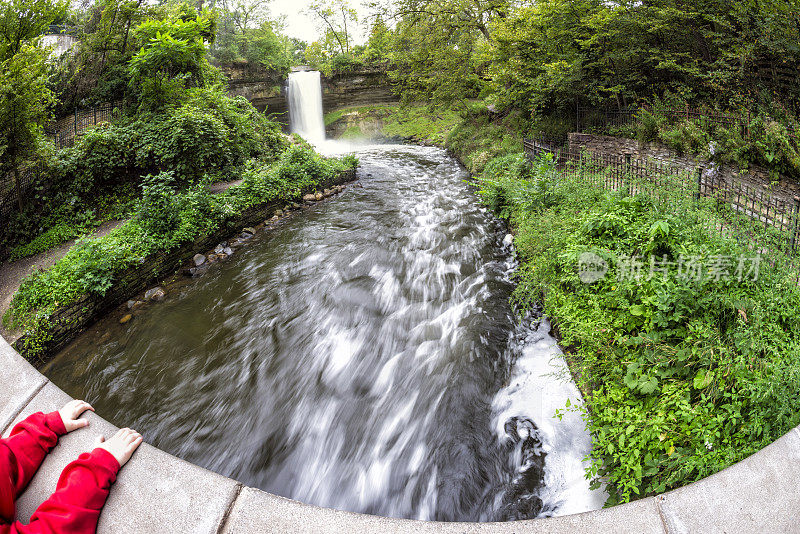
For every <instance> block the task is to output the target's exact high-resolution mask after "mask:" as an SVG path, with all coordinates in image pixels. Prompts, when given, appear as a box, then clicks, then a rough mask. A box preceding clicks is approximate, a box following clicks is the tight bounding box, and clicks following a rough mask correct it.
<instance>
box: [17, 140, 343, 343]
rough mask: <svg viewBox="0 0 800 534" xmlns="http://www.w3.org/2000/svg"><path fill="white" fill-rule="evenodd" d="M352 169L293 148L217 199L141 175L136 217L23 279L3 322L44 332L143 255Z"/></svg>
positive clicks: (171, 177) (168, 174)
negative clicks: (51, 320) (56, 316)
mask: <svg viewBox="0 0 800 534" xmlns="http://www.w3.org/2000/svg"><path fill="white" fill-rule="evenodd" d="M357 164H358V162H357V160H355V159H354V158H352V157H348V158H343V159H342V160H336V159H324V158H322V157H321V156H319V155H318V154H316V153H315V152H314V151H313V149H311V148H310V147H308V146H307V145H303V144H301V145H293V146H291V147H289V148H288V149H286V150H285V151H284V152H283V154H282V155H281V156H280V157H279V158H278V159H277V161H275V162H274V163H272V164H264V163H263V162H260V161H258V160H250V161H249V163H248V165H247V166H246V169H245V170H244V173H243V175H242V176H243V181H242V183H241V184H239V185H236V186H233V187H231V188H229V189H228V190H226V191H225V192H224V193H222V194H218V195H214V194H212V193H210V192H209V191H208V189H207V188H206V187H205V186H204V185H203V184H195V185H193V186H191V187H189V188H188V189H180V188H179V187H178V184H177V180H176V173H174V172H172V171H162V172H160V173H158V174H155V175H148V176H147V177H145V179H144V180H143V181H142V195H141V199H140V200H139V202H138V207H137V209H136V216H134V217H133V218H132V219H131V220H129V221H127V222H126V223H125V224H123V225H122V226H120V227H119V228H116V229H114V230H112V231H111V232H110V233H109V234H108V235H106V236H104V237H101V238H96V239H84V240H80V241H78V243H77V245H75V246H74V247H73V248H71V249H70V251H69V252H68V253H67V255H66V256H65V257H64V258H62V259H61V260H59V261H58V262H57V263H56V264H55V265H54V266H53V267H52V268H50V269H48V270H46V271H38V272H35V273H33V274H32V275H30V276H29V277H28V278H26V279H25V280H24V281H23V283H22V285H21V287H20V289H19V291H17V292H16V293H15V294H14V298H13V301H12V304H11V310H10V312H9V314H8V315H7V316H6V317H5V318H4V319H5V320H6V321H7V322H10V323H12V324H15V325H17V326H21V327H23V328H27V329H29V330H34V331H37V332H36V334H37V337H41V336H42V335H46V331H47V324H46V322H44V321H43V318H46V317H47V316H49V314H51V313H52V312H53V311H54V310H55V309H56V308H57V307H58V306H64V305H66V304H69V303H71V302H73V301H75V300H76V299H78V298H80V297H81V296H83V295H85V294H100V295H102V294H104V293H105V292H106V291H107V290H108V289H109V288H110V287H111V286H112V284H113V283H114V280H115V277H116V276H117V275H118V274H119V273H120V272H121V271H123V270H124V269H125V268H127V267H129V266H131V265H133V264H135V263H136V262H139V261H141V260H142V259H143V258H146V257H147V256H149V255H151V254H154V253H162V252H168V251H170V250H172V249H174V248H175V247H177V246H179V245H181V244H183V243H187V242H190V241H193V240H197V239H199V238H202V237H205V236H207V235H210V234H211V233H212V232H214V231H215V230H217V229H218V228H220V227H221V226H222V225H224V224H226V221H229V220H232V219H234V218H235V217H236V216H237V215H238V214H240V213H242V211H244V210H246V209H247V208H249V207H252V206H256V205H259V204H263V203H265V202H270V201H274V200H286V201H291V200H293V199H297V198H299V196H300V195H301V193H302V192H303V191H306V190H313V188H314V187H315V186H316V185H317V184H319V183H321V182H325V181H329V180H331V179H333V178H334V177H335V176H336V174H337V173H339V172H341V171H344V170H347V169H351V168H354V167H355V166H356V165H357Z"/></svg>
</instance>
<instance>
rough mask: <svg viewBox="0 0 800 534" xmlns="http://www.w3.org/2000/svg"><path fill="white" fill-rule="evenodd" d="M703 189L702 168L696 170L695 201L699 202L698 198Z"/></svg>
mask: <svg viewBox="0 0 800 534" xmlns="http://www.w3.org/2000/svg"><path fill="white" fill-rule="evenodd" d="M702 188H703V167H698V168H697V193H695V200H696V201H698V202H700V196H701V194H702Z"/></svg>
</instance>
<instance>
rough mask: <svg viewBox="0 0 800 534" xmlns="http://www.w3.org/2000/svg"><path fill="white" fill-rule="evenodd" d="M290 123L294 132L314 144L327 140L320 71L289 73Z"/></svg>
mask: <svg viewBox="0 0 800 534" xmlns="http://www.w3.org/2000/svg"><path fill="white" fill-rule="evenodd" d="M287 98H288V99H289V123H290V127H291V130H292V133H296V134H298V135H300V136H302V137H303V138H304V139H305V140H306V141H308V142H309V143H312V144H316V143H321V142H322V141H324V140H325V120H324V119H323V117H322V84H321V83H320V74H319V72H318V71H301V72H292V73H290V74H289V87H288V91H287Z"/></svg>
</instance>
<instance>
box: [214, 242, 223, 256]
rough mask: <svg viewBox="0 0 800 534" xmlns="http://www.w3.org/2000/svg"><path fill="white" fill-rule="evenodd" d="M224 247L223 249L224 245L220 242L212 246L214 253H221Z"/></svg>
mask: <svg viewBox="0 0 800 534" xmlns="http://www.w3.org/2000/svg"><path fill="white" fill-rule="evenodd" d="M224 249H225V245H223V244H222V243H220V244H219V245H217V246H216V247H214V254H221V253H222V251H223V250H224Z"/></svg>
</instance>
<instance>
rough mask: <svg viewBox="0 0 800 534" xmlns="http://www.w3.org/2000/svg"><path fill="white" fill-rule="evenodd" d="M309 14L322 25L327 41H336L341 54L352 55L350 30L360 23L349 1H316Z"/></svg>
mask: <svg viewBox="0 0 800 534" xmlns="http://www.w3.org/2000/svg"><path fill="white" fill-rule="evenodd" d="M308 13H309V14H310V15H312V16H313V17H314V18H315V19H316V20H317V21H318V22H319V24H320V26H321V29H322V32H323V35H324V36H325V38H326V39H327V40H335V41H336V43H337V44H338V45H339V52H340V53H341V54H349V53H350V43H351V40H352V36H351V35H350V30H349V29H348V25H349V27H350V28H352V27H353V26H355V25H356V24H357V23H358V16H357V15H356V10H355V9H353V8H352V7H350V4H349V3H348V2H347V0H315V1H314V2H312V3H311V5H310V6H309V7H308Z"/></svg>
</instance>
